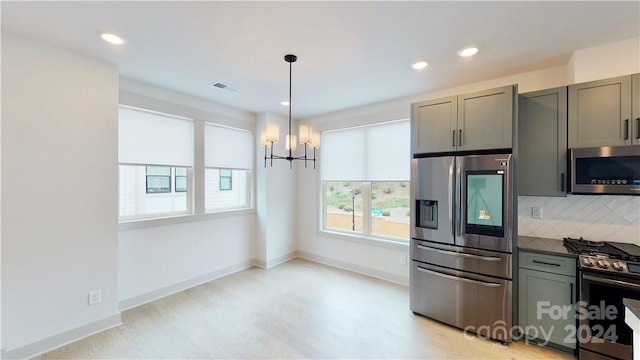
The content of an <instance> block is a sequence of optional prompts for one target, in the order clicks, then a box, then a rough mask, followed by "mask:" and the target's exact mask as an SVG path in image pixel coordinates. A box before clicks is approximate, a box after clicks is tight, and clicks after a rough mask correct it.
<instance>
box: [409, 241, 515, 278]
mask: <svg viewBox="0 0 640 360" xmlns="http://www.w3.org/2000/svg"><path fill="white" fill-rule="evenodd" d="M512 257H513V255H512V254H508V253H501V252H496V251H491V250H479V249H472V248H466V247H460V246H454V245H446V244H439V243H434V242H429V241H422V240H416V239H412V240H411V259H413V260H417V261H421V262H426V263H429V264H434V265H440V266H446V267H448V268H453V269H458V270H464V271H470V272H474V273H480V274H483V275H488V276H497V277H501V278H507V279H512V270H511V261H512Z"/></svg>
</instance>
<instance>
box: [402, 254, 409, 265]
mask: <svg viewBox="0 0 640 360" xmlns="http://www.w3.org/2000/svg"><path fill="white" fill-rule="evenodd" d="M407 260H408V259H407V255H402V256H401V257H400V264H401V265H407Z"/></svg>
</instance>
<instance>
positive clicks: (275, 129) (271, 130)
mask: <svg viewBox="0 0 640 360" xmlns="http://www.w3.org/2000/svg"><path fill="white" fill-rule="evenodd" d="M278 140H280V126H278V124H267V142H271V143H277V142H278Z"/></svg>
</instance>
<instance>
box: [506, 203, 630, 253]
mask: <svg viewBox="0 0 640 360" xmlns="http://www.w3.org/2000/svg"><path fill="white" fill-rule="evenodd" d="M533 207H540V208H541V210H542V211H541V213H542V218H541V219H535V218H533V217H532V208H533ZM518 235H521V236H532V237H541V238H550V239H562V238H563V237H567V236H569V237H580V236H582V237H583V238H585V239H588V240H594V241H600V240H607V241H616V242H625V243H633V244H638V245H640V196H617V195H567V197H566V198H565V197H541V196H519V197H518Z"/></svg>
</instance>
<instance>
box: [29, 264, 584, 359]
mask: <svg viewBox="0 0 640 360" xmlns="http://www.w3.org/2000/svg"><path fill="white" fill-rule="evenodd" d="M123 323H124V324H123V325H122V326H120V327H117V328H114V329H111V330H108V331H105V332H102V333H100V334H97V335H94V336H91V337H89V338H86V339H84V340H81V341H78V342H76V343H73V344H70V345H67V346H65V347H62V348H60V349H58V350H55V351H52V352H50V353H47V354H45V355H43V356H41V357H40V359H102V358H127V359H142V358H143V359H168V358H171V359H186V358H189V359H193V358H197V359H205V358H230V359H257V358H260V359H265V358H269V359H272V358H287V359H293V358H295V359H298V358H313V359H319V358H322V359H328V358H331V359H333V358H349V359H373V358H375V359H380V358H392V359H407V358H413V359H570V358H572V357H571V356H569V355H567V354H563V353H559V352H555V351H551V350H547V349H543V348H540V347H538V346H535V345H526V344H524V343H522V342H518V343H512V344H510V345H509V346H502V345H499V344H496V343H494V342H491V341H487V340H482V339H478V338H472V339H469V338H467V337H465V336H464V335H463V333H462V331H461V330H458V329H455V328H452V327H449V326H446V325H443V324H440V323H437V322H434V321H431V320H429V319H427V318H424V317H422V316H416V315H414V314H413V313H412V312H411V311H410V310H409V291H408V288H406V287H404V286H400V285H396V284H392V283H388V282H385V281H381V280H377V279H373V278H370V277H367V276H362V275H359V274H354V273H351V272H348V271H344V270H339V269H335V268H332V267H328V266H324V265H320V264H317V263H313V262H310V261H306V260H302V259H295V260H292V261H289V262H287V263H284V264H282V265H279V266H277V267H274V268H272V269H269V270H262V269H257V268H252V269H249V270H245V271H242V272H239V273H236V274H233V275H230V276H227V277H224V278H222V279H218V280H215V281H212V282H209V283H207V284H204V285H201V286H198V287H195V288H192V289H189V290H186V291H183V292H180V293H177V294H175V295H172V296H168V297H166V298H163V299H160V300H157V301H154V302H152V303H149V304H147V305H143V306H140V307H138V308H135V309H132V310H129V311H126V312H124V313H123Z"/></svg>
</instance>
